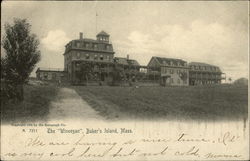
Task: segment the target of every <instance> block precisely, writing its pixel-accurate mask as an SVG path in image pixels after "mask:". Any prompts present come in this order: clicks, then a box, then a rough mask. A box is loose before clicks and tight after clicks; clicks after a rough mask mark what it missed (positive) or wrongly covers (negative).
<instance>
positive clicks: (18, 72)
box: [1, 18, 40, 100]
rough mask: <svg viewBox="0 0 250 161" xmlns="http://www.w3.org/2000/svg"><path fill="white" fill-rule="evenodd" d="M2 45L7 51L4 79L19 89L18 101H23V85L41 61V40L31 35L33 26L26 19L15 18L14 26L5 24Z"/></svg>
mask: <svg viewBox="0 0 250 161" xmlns="http://www.w3.org/2000/svg"><path fill="white" fill-rule="evenodd" d="M2 44H3V48H4V49H5V57H3V58H2V59H3V62H4V63H2V62H1V70H4V71H1V73H4V75H3V79H4V81H6V82H8V83H9V84H11V85H13V86H15V87H17V89H18V91H17V92H18V93H19V95H18V99H19V100H23V85H24V83H26V82H27V81H28V77H29V75H30V73H31V72H32V71H33V69H34V67H35V65H36V63H38V62H39V60H40V51H39V50H38V45H39V40H38V39H37V36H36V35H35V34H31V25H30V24H29V23H28V22H27V20H26V19H17V18H15V19H14V23H13V24H9V23H7V24H5V35H4V37H3V41H2ZM2 65H3V66H2Z"/></svg>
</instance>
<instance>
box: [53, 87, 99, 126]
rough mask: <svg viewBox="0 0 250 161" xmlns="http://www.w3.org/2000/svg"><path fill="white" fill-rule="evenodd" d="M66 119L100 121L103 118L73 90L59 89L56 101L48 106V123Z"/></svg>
mask: <svg viewBox="0 0 250 161" xmlns="http://www.w3.org/2000/svg"><path fill="white" fill-rule="evenodd" d="M68 119H70V120H78V119H80V120H85V119H88V120H89V119H93V120H102V119H103V118H102V117H101V116H99V115H98V113H97V112H96V111H95V110H94V109H93V108H92V107H90V106H89V104H88V103H87V102H85V101H84V100H83V99H82V98H81V97H80V96H79V95H78V94H77V93H76V91H75V90H74V89H70V88H61V89H59V92H58V95H57V97H56V99H55V100H54V101H53V102H51V104H50V112H49V115H48V121H53V120H68Z"/></svg>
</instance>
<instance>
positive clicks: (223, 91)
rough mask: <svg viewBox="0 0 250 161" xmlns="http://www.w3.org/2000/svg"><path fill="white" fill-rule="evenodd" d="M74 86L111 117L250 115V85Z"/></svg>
mask: <svg viewBox="0 0 250 161" xmlns="http://www.w3.org/2000/svg"><path fill="white" fill-rule="evenodd" d="M72 88H74V89H75V90H76V92H77V93H78V94H79V95H80V96H81V97H82V98H83V99H84V100H86V101H87V102H88V103H89V104H90V105H91V106H92V107H93V108H94V109H95V110H96V111H98V112H99V114H100V115H102V116H104V117H106V118H108V119H115V118H117V119H149V120H150V119H189V120H197V119H201V120H224V119H227V120H228V119H230V120H232V119H243V118H247V108H248V90H247V86H232V85H231V86H230V85H227V86H222V85H217V86H196V87H191V86H190V87H139V88H135V87H105V86H101V87H97V86H96V87H94V86H92V87H90V86H89V87H86V86H74V87H72Z"/></svg>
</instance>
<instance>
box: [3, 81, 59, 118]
mask: <svg viewBox="0 0 250 161" xmlns="http://www.w3.org/2000/svg"><path fill="white" fill-rule="evenodd" d="M57 90H58V89H57V87H55V86H53V85H43V86H40V85H25V86H24V101H23V102H20V103H8V104H6V105H3V106H2V107H1V118H2V122H3V123H5V122H11V121H35V120H44V119H46V116H47V114H48V112H49V103H50V101H51V100H54V99H55V96H56V94H57Z"/></svg>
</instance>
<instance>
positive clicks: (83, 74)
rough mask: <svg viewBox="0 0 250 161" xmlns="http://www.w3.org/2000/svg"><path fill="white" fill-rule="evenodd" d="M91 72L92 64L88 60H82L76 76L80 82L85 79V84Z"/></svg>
mask: <svg viewBox="0 0 250 161" xmlns="http://www.w3.org/2000/svg"><path fill="white" fill-rule="evenodd" d="M92 73H93V68H92V65H91V64H90V63H88V62H83V63H80V64H79V70H78V71H77V72H76V77H77V78H78V79H79V81H80V82H81V81H82V80H85V81H86V84H88V81H89V77H91V74H92Z"/></svg>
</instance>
